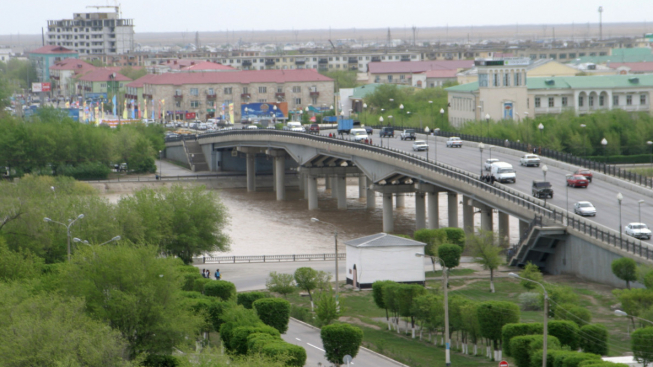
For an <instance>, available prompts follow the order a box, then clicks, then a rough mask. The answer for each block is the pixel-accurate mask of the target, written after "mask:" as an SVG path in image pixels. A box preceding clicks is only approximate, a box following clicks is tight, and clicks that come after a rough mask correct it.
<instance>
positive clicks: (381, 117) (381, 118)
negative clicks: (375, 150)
mask: <svg viewBox="0 0 653 367" xmlns="http://www.w3.org/2000/svg"><path fill="white" fill-rule="evenodd" d="M379 125H381V129H383V116H379ZM381 147H383V137H381Z"/></svg>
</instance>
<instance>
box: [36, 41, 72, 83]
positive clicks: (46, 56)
mask: <svg viewBox="0 0 653 367" xmlns="http://www.w3.org/2000/svg"><path fill="white" fill-rule="evenodd" d="M26 53H27V57H28V59H29V60H30V61H31V62H32V63H33V64H34V67H35V68H36V75H37V76H38V81H39V82H49V81H50V67H51V66H52V65H54V64H55V63H56V62H59V61H62V60H65V59H69V58H73V59H76V58H78V54H77V52H76V51H73V50H70V49H67V48H65V47H61V46H43V47H40V48H37V49H36V50H32V51H27V52H26Z"/></svg>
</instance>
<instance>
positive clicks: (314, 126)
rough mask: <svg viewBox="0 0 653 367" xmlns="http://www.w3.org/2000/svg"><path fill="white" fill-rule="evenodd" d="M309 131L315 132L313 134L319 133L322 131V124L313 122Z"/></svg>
mask: <svg viewBox="0 0 653 367" xmlns="http://www.w3.org/2000/svg"><path fill="white" fill-rule="evenodd" d="M308 132H309V133H313V134H319V133H320V125H318V124H311V126H309V127H308Z"/></svg>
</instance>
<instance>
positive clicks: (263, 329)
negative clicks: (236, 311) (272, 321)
mask: <svg viewBox="0 0 653 367" xmlns="http://www.w3.org/2000/svg"><path fill="white" fill-rule="evenodd" d="M234 326H235V327H234V329H233V331H232V332H231V339H230V341H229V343H230V350H232V351H233V352H235V353H236V354H240V355H244V354H247V352H248V350H247V348H248V337H249V336H250V335H252V334H268V335H270V336H272V337H274V338H275V339H276V338H279V331H278V330H277V329H275V328H274V327H272V326H269V325H265V324H263V323H261V322H259V323H257V324H256V325H254V326H249V325H248V326H238V325H234Z"/></svg>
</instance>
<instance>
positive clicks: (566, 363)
mask: <svg viewBox="0 0 653 367" xmlns="http://www.w3.org/2000/svg"><path fill="white" fill-rule="evenodd" d="M590 360H596V361H601V356H600V355H598V354H593V353H579V352H576V353H570V354H566V355H565V356H564V357H563V360H562V363H561V364H557V362H558V361H557V360H556V364H555V365H554V367H578V365H579V364H580V363H581V362H583V361H590Z"/></svg>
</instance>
